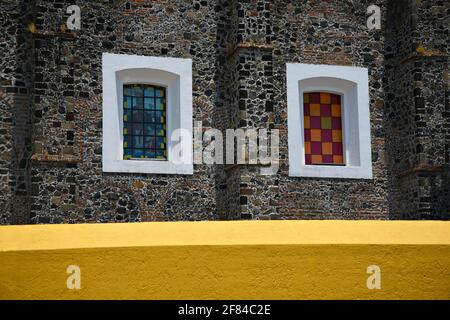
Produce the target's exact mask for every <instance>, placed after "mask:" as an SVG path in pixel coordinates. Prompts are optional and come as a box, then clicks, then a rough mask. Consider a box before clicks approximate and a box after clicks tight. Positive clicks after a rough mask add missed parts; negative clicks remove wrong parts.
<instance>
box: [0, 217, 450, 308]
mask: <svg viewBox="0 0 450 320" xmlns="http://www.w3.org/2000/svg"><path fill="white" fill-rule="evenodd" d="M69 265H78V266H79V267H80V269H81V289H80V290H69V289H67V287H66V280H67V277H68V276H69V274H67V273H66V268H67V266H69ZM369 265H378V266H379V267H380V268H381V289H380V290H369V289H368V288H367V286H366V280H367V278H368V277H369V274H367V273H366V269H367V267H368V266H369ZM0 298H1V299H450V222H433V221H420V222H405V221H236V222H173V223H171V222H159V223H158V222H156V223H134V224H90V225H87V224H85V225H35V226H2V227H0Z"/></svg>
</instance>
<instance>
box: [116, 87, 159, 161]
mask: <svg viewBox="0 0 450 320" xmlns="http://www.w3.org/2000/svg"><path fill="white" fill-rule="evenodd" d="M166 103H167V102H166V88H164V87H160V86H155V85H149V84H126V85H124V86H123V124H124V125H123V158H124V159H125V160H131V159H159V160H167V127H166Z"/></svg>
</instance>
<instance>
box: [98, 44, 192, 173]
mask: <svg viewBox="0 0 450 320" xmlns="http://www.w3.org/2000/svg"><path fill="white" fill-rule="evenodd" d="M102 68H103V158H102V165H103V171H104V172H129V173H153V174H193V147H192V61H191V60H190V59H180V58H161V57H144V56H131V55H125V54H110V53H105V54H103V65H102Z"/></svg>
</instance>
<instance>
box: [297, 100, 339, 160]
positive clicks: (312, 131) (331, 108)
mask: <svg viewBox="0 0 450 320" xmlns="http://www.w3.org/2000/svg"><path fill="white" fill-rule="evenodd" d="M303 103H304V105H303V112H304V125H305V164H306V165H338V166H339V165H340V166H342V165H345V162H344V152H343V143H342V110H341V108H342V103H341V96H340V95H337V94H331V93H326V92H310V93H304V95H303Z"/></svg>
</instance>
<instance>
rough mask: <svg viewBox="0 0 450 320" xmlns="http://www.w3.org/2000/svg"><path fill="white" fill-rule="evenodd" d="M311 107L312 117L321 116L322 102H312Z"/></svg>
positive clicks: (310, 113)
mask: <svg viewBox="0 0 450 320" xmlns="http://www.w3.org/2000/svg"><path fill="white" fill-rule="evenodd" d="M309 108H310V109H309V115H310V116H311V117H320V104H316V103H311V104H310V105H309Z"/></svg>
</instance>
